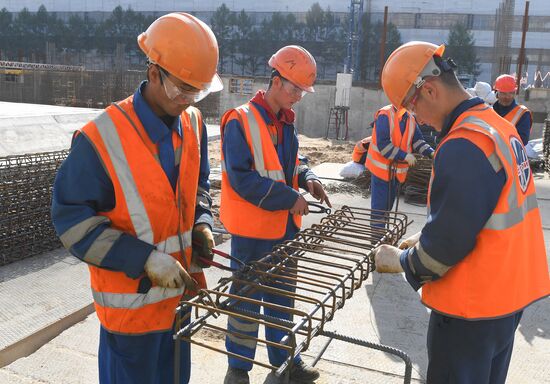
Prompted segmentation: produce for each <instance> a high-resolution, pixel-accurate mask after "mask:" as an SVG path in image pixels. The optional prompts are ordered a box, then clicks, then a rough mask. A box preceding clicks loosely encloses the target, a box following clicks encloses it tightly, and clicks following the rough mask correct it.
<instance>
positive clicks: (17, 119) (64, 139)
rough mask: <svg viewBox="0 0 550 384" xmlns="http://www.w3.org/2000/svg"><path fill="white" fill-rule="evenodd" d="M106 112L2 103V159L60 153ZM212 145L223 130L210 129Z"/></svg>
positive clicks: (217, 128)
mask: <svg viewBox="0 0 550 384" xmlns="http://www.w3.org/2000/svg"><path fill="white" fill-rule="evenodd" d="M102 111H103V110H101V109H92V108H75V107H63V106H56V105H39V104H25V103H8V102H0V156H9V155H19V154H25V153H38V152H49V151H60V150H63V149H68V148H69V147H70V145H71V138H72V135H73V132H74V131H75V130H77V129H80V128H82V127H83V126H84V125H85V124H87V123H88V122H89V121H90V120H93V119H94V118H95V117H96V116H97V115H99V114H100V113H101V112H102ZM207 132H208V139H209V140H210V141H212V140H217V139H219V138H220V126H219V125H216V124H208V125H207Z"/></svg>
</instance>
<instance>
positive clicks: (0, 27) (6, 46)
mask: <svg viewBox="0 0 550 384" xmlns="http://www.w3.org/2000/svg"><path fill="white" fill-rule="evenodd" d="M12 23H13V17H12V15H11V13H10V12H8V10H7V9H6V8H2V10H0V50H1V51H2V53H1V55H0V59H2V58H3V57H6V58H8V57H9V52H6V51H9V50H10V49H11V48H12V47H13V46H14V43H15V38H14V35H13V25H12Z"/></svg>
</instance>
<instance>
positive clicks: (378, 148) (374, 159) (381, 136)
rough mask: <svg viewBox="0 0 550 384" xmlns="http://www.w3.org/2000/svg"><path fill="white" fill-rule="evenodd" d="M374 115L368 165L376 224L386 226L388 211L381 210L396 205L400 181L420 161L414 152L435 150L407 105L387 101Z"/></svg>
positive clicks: (374, 224)
mask: <svg viewBox="0 0 550 384" xmlns="http://www.w3.org/2000/svg"><path fill="white" fill-rule="evenodd" d="M374 118H375V122H374V128H373V130H372V142H371V145H370V146H369V150H368V154H367V160H366V162H365V166H366V167H367V169H368V170H369V171H370V173H371V209H373V210H375V212H373V214H372V216H371V218H372V220H373V221H372V225H373V226H376V227H383V226H384V222H383V218H384V214H383V213H382V212H380V214H379V211H390V210H391V209H392V207H393V203H394V202H395V199H396V195H397V187H398V183H401V184H403V183H404V182H405V179H406V177H407V171H408V170H409V167H412V166H414V165H415V164H416V157H414V155H413V154H412V152H417V153H420V154H422V155H424V156H427V157H432V155H433V152H434V151H433V149H432V147H430V146H429V145H428V144H427V143H426V141H424V137H423V136H422V132H421V131H420V128H419V127H418V124H417V123H416V120H415V119H414V117H412V116H411V115H410V114H409V113H407V111H405V110H404V109H397V108H395V107H394V106H392V105H386V106H385V107H383V108H381V109H380V110H378V112H376V115H375V116H374ZM396 128H398V129H396Z"/></svg>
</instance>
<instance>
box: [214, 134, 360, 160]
mask: <svg viewBox="0 0 550 384" xmlns="http://www.w3.org/2000/svg"><path fill="white" fill-rule="evenodd" d="M298 140H299V142H300V154H301V155H303V156H306V157H307V158H308V159H309V166H310V167H314V166H316V165H318V164H321V163H347V162H348V161H350V160H351V153H352V152H353V147H354V145H355V143H353V142H351V141H341V140H330V139H323V138H311V137H307V136H304V135H299V136H298ZM208 151H209V158H210V167H212V168H215V167H219V165H220V141H219V140H215V141H211V142H209V143H208Z"/></svg>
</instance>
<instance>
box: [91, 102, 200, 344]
mask: <svg viewBox="0 0 550 384" xmlns="http://www.w3.org/2000/svg"><path fill="white" fill-rule="evenodd" d="M132 101H133V96H130V97H129V98H127V99H126V100H124V101H122V102H120V103H118V105H116V104H113V105H111V106H109V107H108V108H106V109H105V111H104V112H103V113H102V114H101V115H99V116H98V117H97V118H96V119H94V120H93V121H91V122H89V123H88V124H87V125H86V126H84V128H82V134H84V135H85V136H86V137H87V138H88V139H89V140H90V142H91V143H92V145H93V147H94V149H95V151H96V153H97V155H98V156H99V158H100V159H101V162H102V163H103V165H104V167H105V169H106V171H107V173H108V175H109V178H110V179H111V181H112V183H113V187H114V193H115V202H116V205H115V207H114V208H113V209H112V210H111V211H108V212H98V215H101V216H105V217H107V218H108V219H109V220H110V222H111V227H112V229H111V228H107V229H106V230H105V231H104V232H103V233H102V234H101V235H100V236H111V237H113V236H117V235H118V232H117V231H115V230H118V231H122V232H125V233H128V234H130V235H132V236H136V237H137V238H138V239H140V240H142V241H144V242H146V243H149V244H153V245H155V246H156V249H157V250H159V251H161V252H164V253H167V254H170V255H172V256H173V257H174V258H175V259H176V260H178V261H179V262H180V263H181V265H182V266H184V268H187V270H188V271H189V272H190V273H191V275H192V276H193V277H194V278H195V280H197V282H198V283H199V286H200V287H201V288H204V287H206V280H205V278H204V274H203V273H202V270H201V269H200V268H199V267H198V266H196V265H195V264H194V263H192V260H191V232H192V230H193V225H194V217H195V204H196V196H197V190H198V179H199V167H200V149H199V145H200V137H201V135H202V118H201V115H200V112H199V110H198V109H196V108H194V107H189V108H188V109H187V110H186V111H185V112H183V113H182V115H181V127H182V135H183V137H184V139H183V140H182V139H181V138H180V136H179V135H178V134H176V133H174V134H173V136H172V140H173V142H174V147H175V153H176V159H177V160H179V177H178V184H177V187H176V191H177V192H174V190H173V189H172V186H171V185H170V182H169V181H168V178H167V177H166V175H165V173H164V171H163V170H162V167H161V165H160V162H159V160H158V154H157V153H158V151H157V148H156V145H155V144H154V143H153V142H152V141H151V140H150V139H149V135H148V134H147V132H146V131H145V129H144V128H143V125H142V124H141V122H140V120H139V118H138V116H137V115H136V112H135V110H134V107H133V102H132ZM180 182H184V183H185V185H184V186H183V185H180ZM127 257H132V255H127ZM89 269H90V277H91V286H92V294H93V298H94V304H95V309H96V312H97V316H98V318H99V320H100V322H101V324H102V326H103V327H104V328H106V329H107V330H109V331H111V332H115V333H120V334H145V333H150V332H158V331H166V330H170V329H171V328H172V326H173V322H174V316H175V309H176V306H177V305H178V302H179V300H180V298H181V297H182V295H183V294H184V289H183V288H181V289H171V288H161V287H158V286H153V287H152V288H151V289H150V290H149V291H148V292H147V293H144V294H142V293H138V285H139V282H140V278H143V277H145V276H146V275H145V274H143V275H142V276H141V277H140V278H138V279H131V278H129V277H128V276H126V274H124V273H123V272H117V271H111V270H107V269H103V268H98V267H96V266H93V265H89ZM185 294H192V293H191V292H189V291H185Z"/></svg>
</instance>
